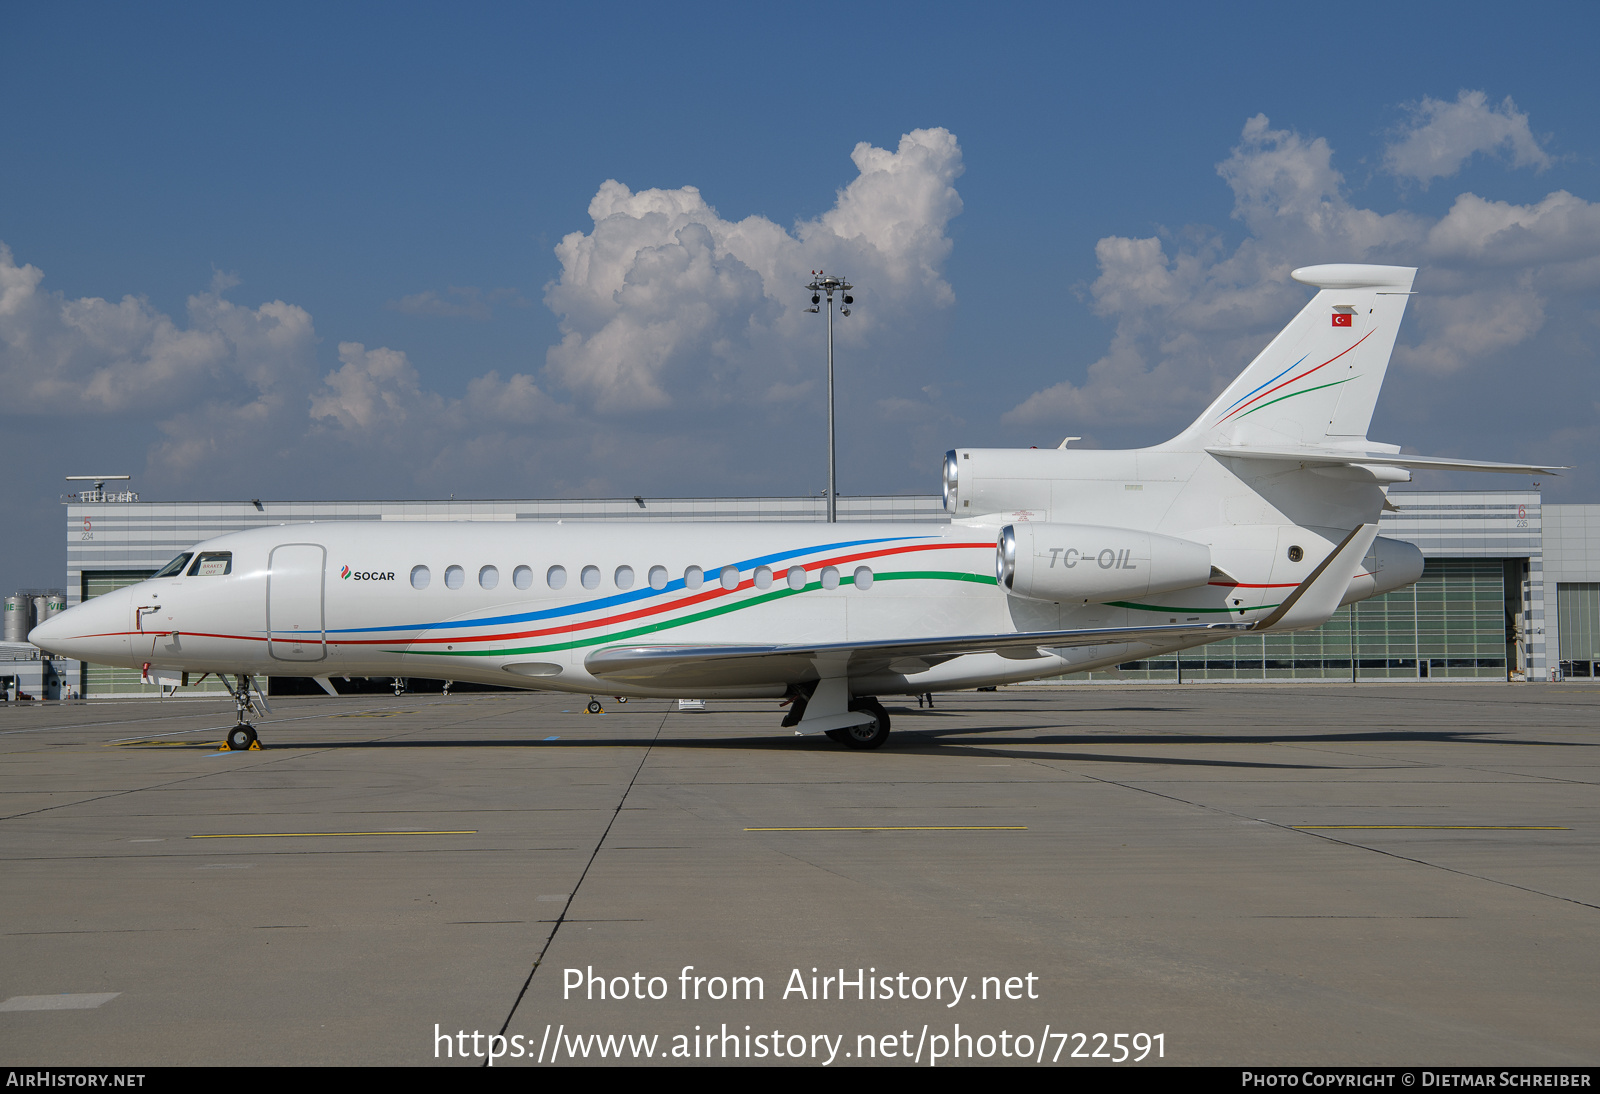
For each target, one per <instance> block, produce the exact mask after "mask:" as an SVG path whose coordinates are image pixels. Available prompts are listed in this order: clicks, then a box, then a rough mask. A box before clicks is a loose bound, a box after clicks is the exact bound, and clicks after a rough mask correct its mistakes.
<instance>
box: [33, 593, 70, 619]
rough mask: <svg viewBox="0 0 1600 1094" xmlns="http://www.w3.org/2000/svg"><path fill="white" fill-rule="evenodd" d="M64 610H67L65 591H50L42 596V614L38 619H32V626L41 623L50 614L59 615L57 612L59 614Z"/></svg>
mask: <svg viewBox="0 0 1600 1094" xmlns="http://www.w3.org/2000/svg"><path fill="white" fill-rule="evenodd" d="M66 610H67V594H66V593H50V594H48V595H47V596H46V597H45V598H44V615H42V616H40V617H39V618H38V619H36V620H34V626H38V625H39V624H40V623H43V622H44V621H45V620H46V619H49V618H50V617H51V616H55V615H59V614H61V613H62V612H64V611H66Z"/></svg>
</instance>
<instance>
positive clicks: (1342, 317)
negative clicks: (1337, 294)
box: [1333, 311, 1356, 327]
mask: <svg viewBox="0 0 1600 1094" xmlns="http://www.w3.org/2000/svg"><path fill="white" fill-rule="evenodd" d="M1355 318H1356V317H1355V316H1353V315H1351V314H1350V313H1349V312H1347V311H1336V312H1334V313H1333V325H1334V326H1336V327H1353V326H1355Z"/></svg>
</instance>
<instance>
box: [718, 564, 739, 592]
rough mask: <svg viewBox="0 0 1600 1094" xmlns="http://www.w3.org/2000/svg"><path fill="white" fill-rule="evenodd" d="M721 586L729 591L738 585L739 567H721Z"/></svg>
mask: <svg viewBox="0 0 1600 1094" xmlns="http://www.w3.org/2000/svg"><path fill="white" fill-rule="evenodd" d="M722 587H723V588H724V589H727V590H728V591H729V592H730V593H731V592H733V590H735V589H737V588H738V587H739V567H737V566H724V567H723V568H722Z"/></svg>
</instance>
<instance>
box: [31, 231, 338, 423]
mask: <svg viewBox="0 0 1600 1094" xmlns="http://www.w3.org/2000/svg"><path fill="white" fill-rule="evenodd" d="M43 281H44V272H43V271H42V270H40V269H39V268H38V267H36V266H32V265H21V266H19V265H18V264H17V262H16V259H15V258H14V257H13V256H12V253H11V251H10V249H9V248H7V247H6V246H5V245H4V244H0V384H3V386H4V388H5V390H6V391H7V393H8V396H9V404H10V405H9V409H10V411H11V412H12V413H24V414H28V413H33V414H60V413H61V411H62V410H63V409H65V408H70V409H71V410H72V411H73V412H74V413H75V414H122V413H129V412H137V411H153V410H160V409H162V408H165V407H171V406H173V405H174V404H182V405H187V404H191V403H195V402H201V401H204V400H206V399H209V398H234V397H236V395H237V393H238V391H239V390H240V389H241V387H242V389H243V390H245V391H248V392H249V393H251V395H252V396H260V395H262V394H263V393H267V392H271V391H276V390H279V389H282V388H283V387H285V386H292V385H294V384H295V383H296V382H297V381H299V382H301V383H303V381H304V379H305V378H306V377H307V376H308V369H309V367H310V364H311V360H312V350H313V346H314V343H315V336H314V333H313V331H312V325H311V316H310V315H309V314H307V312H306V311H305V310H304V309H303V308H299V307H296V306H294V305H292V304H285V303H284V302H283V301H281V300H275V301H272V302H271V303H267V304H263V305H261V306H260V307H258V308H244V307H240V306H238V305H236V304H233V303H231V302H229V301H228V300H225V299H223V297H222V291H223V290H225V289H226V288H227V287H229V285H230V283H231V282H230V279H228V278H226V277H221V276H219V277H218V278H216V279H215V280H214V281H213V284H212V288H211V289H210V291H207V292H203V293H198V294H196V295H194V296H191V297H190V298H189V301H188V325H187V326H179V325H178V324H177V323H176V322H174V321H173V320H172V318H171V317H169V316H167V315H164V314H162V313H161V312H159V311H157V310H156V309H154V308H153V307H151V306H150V303H149V302H148V301H146V300H144V299H142V298H140V297H135V296H124V297H123V298H122V299H121V300H120V301H116V302H112V301H108V300H103V299H101V298H99V297H80V298H77V299H68V298H66V297H65V296H63V295H62V294H61V293H58V292H51V291H49V290H46V289H43V288H42V287H41V285H42V283H43Z"/></svg>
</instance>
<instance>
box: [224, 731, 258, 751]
mask: <svg viewBox="0 0 1600 1094" xmlns="http://www.w3.org/2000/svg"><path fill="white" fill-rule="evenodd" d="M255 742H256V730H255V727H254V726H249V725H239V726H234V727H233V728H232V729H230V730H229V731H228V749H229V751H231V752H248V751H250V746H251V745H253V744H255Z"/></svg>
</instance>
